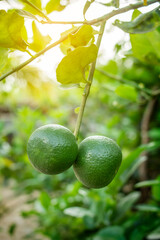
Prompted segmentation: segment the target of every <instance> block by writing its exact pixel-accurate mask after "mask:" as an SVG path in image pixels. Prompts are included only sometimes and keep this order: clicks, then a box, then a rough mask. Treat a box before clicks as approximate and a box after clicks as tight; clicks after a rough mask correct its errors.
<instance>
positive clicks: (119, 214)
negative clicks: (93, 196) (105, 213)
mask: <svg viewBox="0 0 160 240" xmlns="http://www.w3.org/2000/svg"><path fill="white" fill-rule="evenodd" d="M139 198H140V193H139V192H132V193H130V194H128V195H127V196H125V197H123V198H121V199H120V201H119V202H118V204H117V207H116V208H117V210H116V212H115V217H114V221H115V222H116V221H118V220H120V219H121V218H123V217H124V216H125V214H126V212H127V211H129V210H130V209H131V208H132V206H133V205H134V203H136V202H137V200H138V199H139Z"/></svg>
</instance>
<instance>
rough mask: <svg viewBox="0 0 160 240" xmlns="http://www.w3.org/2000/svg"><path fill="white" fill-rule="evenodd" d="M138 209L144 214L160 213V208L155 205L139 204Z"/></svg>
mask: <svg viewBox="0 0 160 240" xmlns="http://www.w3.org/2000/svg"><path fill="white" fill-rule="evenodd" d="M136 209H138V210H139V211H143V212H157V213H160V208H159V207H157V206H153V205H149V204H148V205H147V204H139V205H137V206H136Z"/></svg>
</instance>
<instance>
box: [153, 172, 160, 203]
mask: <svg viewBox="0 0 160 240" xmlns="http://www.w3.org/2000/svg"><path fill="white" fill-rule="evenodd" d="M155 181H157V182H159V183H158V184H154V185H153V186H152V196H153V198H154V199H155V200H156V201H160V176H158V177H157V179H156V180H155Z"/></svg>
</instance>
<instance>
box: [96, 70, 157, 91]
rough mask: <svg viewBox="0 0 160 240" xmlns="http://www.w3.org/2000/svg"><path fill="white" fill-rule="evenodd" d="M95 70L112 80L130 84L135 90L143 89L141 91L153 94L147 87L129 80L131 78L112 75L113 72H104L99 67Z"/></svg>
mask: <svg viewBox="0 0 160 240" xmlns="http://www.w3.org/2000/svg"><path fill="white" fill-rule="evenodd" d="M96 70H97V71H98V72H100V73H102V74H103V75H104V76H106V77H109V78H111V79H114V80H116V81H119V82H122V83H126V84H128V85H131V86H133V87H135V88H136V89H137V90H139V91H143V92H145V93H147V94H148V95H150V96H152V95H153V93H152V91H150V90H149V89H147V88H142V87H140V86H139V85H138V84H137V83H135V82H133V81H131V80H128V79H124V78H121V77H119V76H117V75H113V74H111V73H108V72H106V71H104V70H102V69H99V68H98V69H96Z"/></svg>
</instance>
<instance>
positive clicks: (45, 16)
mask: <svg viewBox="0 0 160 240" xmlns="http://www.w3.org/2000/svg"><path fill="white" fill-rule="evenodd" d="M23 2H24V3H26V4H28V5H29V6H30V7H32V8H33V9H35V10H36V11H37V12H38V13H39V14H40V15H41V16H43V17H44V18H45V19H46V20H47V22H48V23H50V22H51V20H50V19H49V17H48V16H47V15H46V14H45V13H44V12H42V11H41V10H40V9H39V8H38V7H37V6H35V5H34V4H33V3H31V2H29V1H28V0H23Z"/></svg>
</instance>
